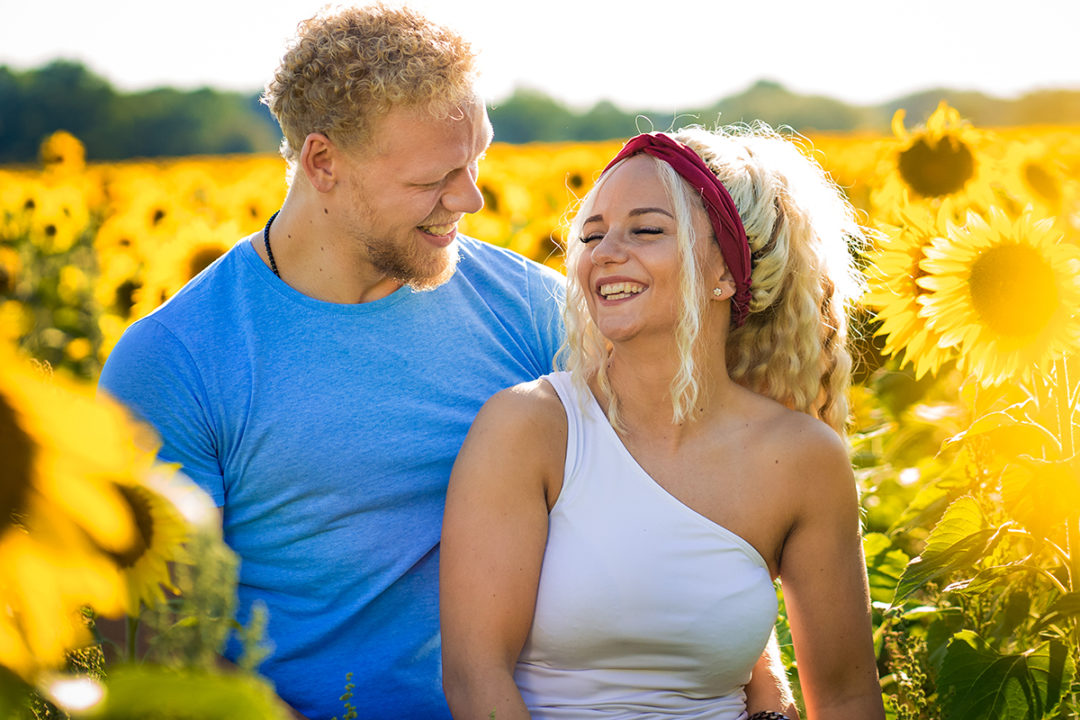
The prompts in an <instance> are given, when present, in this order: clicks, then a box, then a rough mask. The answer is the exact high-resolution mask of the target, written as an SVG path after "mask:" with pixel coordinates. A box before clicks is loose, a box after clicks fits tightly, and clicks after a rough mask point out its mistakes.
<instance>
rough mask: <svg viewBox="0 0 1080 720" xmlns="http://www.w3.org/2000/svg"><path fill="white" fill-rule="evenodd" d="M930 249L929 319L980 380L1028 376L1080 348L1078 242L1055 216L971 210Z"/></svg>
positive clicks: (924, 283)
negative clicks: (1064, 238) (1064, 234)
mask: <svg viewBox="0 0 1080 720" xmlns="http://www.w3.org/2000/svg"><path fill="white" fill-rule="evenodd" d="M924 252H925V254H926V259H925V260H923V261H922V262H921V263H920V268H921V269H922V270H923V271H925V273H926V274H925V275H924V276H923V277H921V278H920V279H919V280H918V283H919V285H920V286H921V287H923V288H924V289H926V290H927V291H929V292H927V293H926V294H925V295H923V296H922V297H920V299H919V302H920V303H921V304H922V305H923V307H924V311H925V315H926V318H927V323H928V324H929V326H930V328H931V329H932V330H934V331H935V332H937V333H939V335H940V337H941V343H942V344H943V345H947V346H955V347H956V349H957V351H958V353H959V356H960V363H961V366H962V367H963V368H964V369H965V370H966V371H968V372H971V373H973V374H974V375H975V376H976V377H978V378H979V380H980V382H981V384H982V385H984V386H990V385H996V384H999V383H1002V382H1005V381H1008V380H1020V381H1024V380H1027V379H1029V378H1030V377H1031V373H1032V372H1033V371H1034V370H1035V369H1036V368H1042V369H1046V368H1047V367H1048V366H1049V365H1050V364H1051V363H1053V361H1054V360H1055V359H1057V358H1058V357H1060V356H1061V355H1062V354H1064V353H1071V352H1077V351H1080V315H1078V313H1077V310H1078V308H1080V248H1077V247H1075V246H1073V245H1070V244H1068V243H1063V242H1061V233H1060V232H1059V231H1057V230H1055V228H1054V225H1053V223H1052V222H1050V221H1049V220H1041V221H1036V220H1034V218H1033V217H1032V216H1031V215H1030V214H1025V215H1023V216H1022V217H1020V218H1018V219H1016V220H1010V219H1009V218H1008V217H1007V216H1006V215H1005V213H1004V212H1002V211H1001V210H999V209H997V208H991V210H990V219H989V222H987V221H986V220H984V219H983V218H982V217H981V216H979V215H977V214H975V213H971V212H969V213H968V215H967V224H966V225H965V226H963V227H955V226H950V227H949V232H948V236H947V237H944V238H941V237H939V238H935V239H934V241H933V243H932V246H931V247H929V248H927V249H926V250H925V251H924Z"/></svg>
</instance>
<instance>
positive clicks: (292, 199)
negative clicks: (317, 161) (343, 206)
mask: <svg viewBox="0 0 1080 720" xmlns="http://www.w3.org/2000/svg"><path fill="white" fill-rule="evenodd" d="M344 225H345V223H344V222H343V221H342V220H341V219H340V218H336V217H334V216H333V214H332V211H329V210H327V209H326V208H322V207H317V204H316V203H312V202H309V201H305V200H304V199H303V198H301V197H299V196H298V195H296V194H294V193H293V192H292V191H290V193H289V195H288V197H286V199H285V203H284V204H283V205H282V207H281V211H280V212H279V213H278V215H277V217H276V218H274V221H273V223H272V224H271V225H270V228H269V240H270V243H269V244H270V253H272V254H273V258H274V261H275V265H276V266H277V270H278V274H279V276H280V277H281V280H282V281H283V282H285V283H287V284H288V285H289V286H291V287H292V288H293V289H295V290H297V291H299V292H301V293H303V294H304V295H307V296H308V297H312V298H314V299H316V300H322V301H323V302H331V303H342V304H355V303H364V302H371V301H373V300H379V299H382V298H384V297H386V296H388V295H390V294H391V293H393V292H394V291H396V290H397V289H398V288H400V287H401V283H400V282H398V281H396V280H393V279H391V278H389V277H387V276H386V275H385V274H383V273H380V272H379V271H377V270H375V269H374V268H373V267H372V266H371V263H370V262H369V261H368V260H367V258H366V254H365V250H364V248H363V247H362V246H361V245H360V244H359V243H358V242H357V241H356V240H355V239H353V238H350V237H348V236H346V235H344V234H343V233H342V232H341V229H340V228H341V227H343V226H344ZM254 245H255V250H256V252H257V253H258V254H259V257H261V258H262V259H263V262H265V263H266V264H267V265H268V266H269V265H270V254H268V253H267V249H266V243H265V242H264V236H263V234H262V233H260V237H258V238H256V239H255V241H254Z"/></svg>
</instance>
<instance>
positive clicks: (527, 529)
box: [439, 381, 566, 720]
mask: <svg viewBox="0 0 1080 720" xmlns="http://www.w3.org/2000/svg"><path fill="white" fill-rule="evenodd" d="M565 455H566V415H565V413H564V411H563V408H562V404H561V402H560V401H559V399H558V397H557V395H556V394H555V392H554V390H553V389H552V388H551V386H550V385H548V384H547V383H546V382H543V381H537V382H535V383H529V384H527V385H523V386H518V387H515V388H511V389H510V390H505V391H503V392H501V393H499V394H497V395H495V396H494V397H493V398H492V399H491V400H489V401H488V402H487V404H485V405H484V407H483V409H482V410H481V411H480V413H479V415H477V417H476V420H475V421H474V423H473V425H472V428H471V429H470V430H469V434H468V437H467V438H466V440H465V444H464V445H463V446H462V449H461V452H460V454H459V455H458V458H457V461H456V462H455V464H454V470H453V472H452V473H451V476H450V487H449V490H448V492H447V495H446V514H445V516H444V519H443V534H442V550H441V559H440V574H439V584H440V618H441V623H442V653H443V689H444V691H445V692H446V699H447V701H448V702H449V704H450V710H451V712H452V714H453V715H454V717H455V718H459V719H460V718H477V720H487V719H488V718H489V717H490V715H491V713H492V712H493V711H494V712H495V717H497V718H498V719H499V720H516V719H517V718H528V717H529V713H528V710H527V709H526V708H525V703H524V702H523V701H522V699H521V695H520V693H519V692H518V689H517V686H516V685H515V684H514V677H513V673H514V666H515V664H516V662H517V659H518V655H519V654H520V653H521V648H522V646H523V645H524V643H525V639H526V637H527V636H528V634H529V629H530V627H531V626H532V619H533V609H534V607H535V604H536V589H537V585H538V583H539V578H540V566H541V563H542V561H543V556H544V546H545V543H546V541H547V514H548V499H549V494H550V493H551V492H553V491H554V492H557V491H558V490H557V488H558V487H559V486H560V485H561V481H562V471H563V464H564V462H565Z"/></svg>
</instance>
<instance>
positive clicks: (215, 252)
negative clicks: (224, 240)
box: [188, 246, 221, 280]
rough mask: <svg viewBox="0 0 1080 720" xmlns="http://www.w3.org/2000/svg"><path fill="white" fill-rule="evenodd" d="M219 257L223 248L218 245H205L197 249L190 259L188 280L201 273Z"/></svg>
mask: <svg viewBox="0 0 1080 720" xmlns="http://www.w3.org/2000/svg"><path fill="white" fill-rule="evenodd" d="M219 257H221V248H219V247H217V246H214V247H203V248H199V249H198V250H196V251H195V252H194V253H192V255H191V257H190V258H189V259H188V280H190V279H192V278H193V277H195V276H196V275H198V274H199V273H201V272H202V271H203V270H205V269H206V268H207V267H209V266H210V263H212V262H214V261H215V260H217V259H218V258H219Z"/></svg>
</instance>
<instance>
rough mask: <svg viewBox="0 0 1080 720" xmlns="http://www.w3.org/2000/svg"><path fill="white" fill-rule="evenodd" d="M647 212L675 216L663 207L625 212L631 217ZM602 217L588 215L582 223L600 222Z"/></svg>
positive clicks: (673, 217)
mask: <svg viewBox="0 0 1080 720" xmlns="http://www.w3.org/2000/svg"><path fill="white" fill-rule="evenodd" d="M649 213H660V214H661V215H667V216H668V217H669V218H671V219H672V220H674V219H675V216H674V215H672V214H671V213H670V212H668V211H667V210H665V209H664V208H658V207H642V208H634V209H633V210H631V211H630V212H629V213H627V214H628V215H630V216H631V217H634V216H637V215H648V214H649ZM603 219H604V216H603V215H593V216H592V217H589V218H588V219H586V220H585V222H584V223H582V224H583V225H588V224H589V223H591V222H601V221H603Z"/></svg>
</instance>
